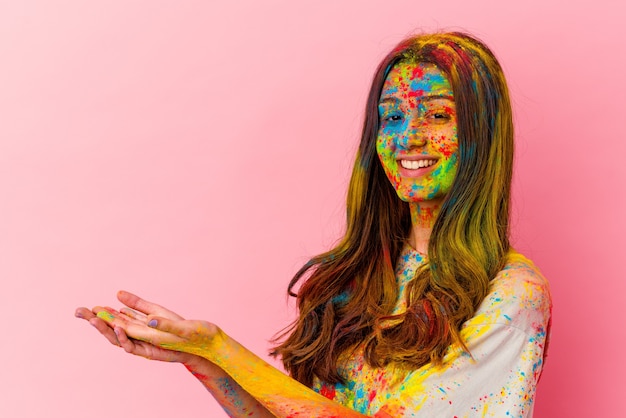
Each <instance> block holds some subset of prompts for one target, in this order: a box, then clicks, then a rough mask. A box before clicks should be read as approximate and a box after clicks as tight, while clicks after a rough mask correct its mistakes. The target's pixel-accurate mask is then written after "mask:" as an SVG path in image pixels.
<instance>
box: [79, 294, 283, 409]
mask: <svg viewBox="0 0 626 418" xmlns="http://www.w3.org/2000/svg"><path fill="white" fill-rule="evenodd" d="M119 297H120V300H122V301H123V302H125V303H127V305H128V306H132V307H133V308H134V309H137V310H130V309H124V310H125V311H126V314H120V313H118V315H120V318H123V317H125V320H126V321H138V322H142V321H145V318H147V317H146V316H145V315H143V314H142V313H141V311H140V310H142V311H143V312H144V313H148V312H152V313H157V312H158V313H159V314H160V315H163V316H167V317H170V318H173V319H177V318H179V319H182V318H180V317H179V316H178V315H176V314H174V313H173V312H171V311H168V310H166V309H165V308H163V307H161V306H158V305H155V304H151V303H149V302H147V301H144V300H142V299H140V298H137V297H136V296H134V295H131V294H129V293H123V294H120V295H119ZM102 311H105V308H100V307H96V308H94V310H93V312H92V311H91V310H89V309H86V308H78V309H77V310H76V314H75V315H76V317H78V318H82V319H85V320H87V321H88V322H89V323H90V324H91V325H93V326H94V327H95V328H96V329H97V330H98V331H99V332H100V333H101V334H102V335H103V336H104V337H105V338H106V339H107V340H108V341H109V342H110V343H111V344H114V345H116V346H119V347H122V348H123V349H124V350H125V351H126V352H127V353H130V354H134V355H137V356H141V357H145V358H147V359H150V360H158V361H168V362H177V363H182V364H183V365H184V366H185V368H187V370H189V372H191V373H192V374H193V375H194V376H195V377H196V378H197V379H198V380H199V381H200V383H202V384H203V385H204V387H205V388H206V389H207V390H208V391H209V393H211V395H213V397H214V398H215V400H216V401H217V402H218V403H219V404H220V405H221V406H222V408H223V409H224V411H225V412H226V413H227V414H228V415H229V416H230V417H233V418H237V417H257V418H265V417H273V416H274V415H272V414H271V413H270V412H269V411H268V410H267V409H265V408H264V407H263V406H262V405H261V404H260V403H259V402H258V401H256V399H254V398H253V397H252V396H250V394H248V393H247V392H246V391H244V390H243V389H242V388H241V387H240V386H239V385H238V384H237V383H236V382H235V381H234V380H233V379H232V378H231V377H230V376H229V375H228V374H227V373H226V372H224V371H223V370H222V369H220V368H219V367H218V366H216V365H215V364H213V363H211V362H210V361H208V360H206V359H204V358H202V357H198V356H195V355H193V354H189V353H182V352H178V351H171V350H166V349H163V348H160V347H157V346H154V345H152V344H149V343H146V342H143V341H137V340H133V339H129V338H128V337H127V335H126V333H125V332H124V330H123V329H122V328H121V327H114V328H112V327H110V326H109V325H108V324H107V323H106V322H105V321H103V320H102V319H100V318H98V317H97V316H96V314H97V313H98V312H102Z"/></svg>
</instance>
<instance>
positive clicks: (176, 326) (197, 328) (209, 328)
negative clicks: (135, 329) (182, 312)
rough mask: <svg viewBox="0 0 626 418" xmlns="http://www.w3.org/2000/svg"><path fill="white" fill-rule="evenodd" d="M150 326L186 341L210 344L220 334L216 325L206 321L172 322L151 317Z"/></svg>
mask: <svg viewBox="0 0 626 418" xmlns="http://www.w3.org/2000/svg"><path fill="white" fill-rule="evenodd" d="M149 318H150V320H149V321H148V324H147V325H148V326H149V327H151V328H154V329H157V330H159V331H162V332H166V333H168V334H173V335H176V336H178V337H180V338H183V339H185V340H192V339H193V340H195V341H201V340H204V341H205V342H208V341H210V340H212V339H213V337H214V336H215V335H216V333H217V332H218V328H217V326H216V325H214V324H211V323H209V322H206V321H190V320H171V319H168V318H161V317H156V316H152V315H151V316H149Z"/></svg>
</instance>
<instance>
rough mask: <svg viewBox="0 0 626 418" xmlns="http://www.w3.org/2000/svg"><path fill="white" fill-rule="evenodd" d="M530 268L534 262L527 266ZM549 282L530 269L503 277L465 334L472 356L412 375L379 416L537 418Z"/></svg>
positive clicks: (460, 355) (449, 358) (453, 354)
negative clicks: (535, 414) (536, 405)
mask: <svg viewBox="0 0 626 418" xmlns="http://www.w3.org/2000/svg"><path fill="white" fill-rule="evenodd" d="M528 263H530V262H528ZM550 310H551V301H550V292H549V288H548V285H547V282H546V281H545V279H544V278H543V276H541V274H540V273H539V272H538V271H537V270H536V268H534V266H532V263H531V264H525V263H518V264H516V265H513V266H512V267H509V268H507V269H505V270H503V271H502V272H501V273H500V274H499V275H498V276H497V277H496V278H495V279H494V281H493V283H492V289H491V292H490V293H489V295H488V296H487V298H485V300H484V301H483V303H482V304H481V305H480V307H479V309H478V310H477V312H476V314H475V316H474V317H473V318H471V319H470V320H469V321H467V322H466V323H465V324H464V325H463V327H462V329H461V338H462V339H463V340H464V342H465V343H466V345H467V347H468V349H469V352H470V353H469V354H468V353H466V352H461V351H460V350H459V349H451V350H450V351H449V352H448V354H447V355H446V357H445V358H444V364H443V366H441V367H435V366H432V365H426V366H424V367H422V368H421V369H418V370H416V371H414V372H412V373H410V374H409V375H408V376H407V378H406V379H405V380H404V381H403V383H402V384H401V385H400V386H399V389H398V390H397V391H396V393H395V394H394V395H393V396H391V397H390V398H389V399H388V401H387V402H386V403H385V404H384V405H383V406H382V407H381V409H380V410H379V411H378V413H377V414H376V415H375V416H376V417H394V418H395V417H437V418H443V417H450V418H452V417H458V418H460V417H531V416H532V409H533V401H534V396H535V389H536V385H537V382H538V380H539V377H540V375H541V370H542V367H543V362H544V357H545V353H546V345H547V341H548V334H549V323H550Z"/></svg>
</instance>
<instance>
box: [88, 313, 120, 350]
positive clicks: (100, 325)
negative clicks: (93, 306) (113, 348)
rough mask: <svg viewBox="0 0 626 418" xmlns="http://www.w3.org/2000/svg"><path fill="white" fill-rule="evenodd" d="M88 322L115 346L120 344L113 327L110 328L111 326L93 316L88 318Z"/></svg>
mask: <svg viewBox="0 0 626 418" xmlns="http://www.w3.org/2000/svg"><path fill="white" fill-rule="evenodd" d="M89 323H90V324H91V325H92V326H93V327H94V328H95V329H97V330H98V332H100V334H102V336H104V338H106V339H107V340H108V341H109V342H110V343H111V344H113V345H117V346H119V345H120V342H119V340H118V339H117V336H116V335H115V332H113V329H111V327H110V326H109V325H108V324H107V323H106V322H104V321H103V320H102V319H100V318H97V317H94V318H91V319H90V320H89Z"/></svg>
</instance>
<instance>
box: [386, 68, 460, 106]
mask: <svg viewBox="0 0 626 418" xmlns="http://www.w3.org/2000/svg"><path fill="white" fill-rule="evenodd" d="M431 94H437V95H439V94H442V95H447V96H452V87H451V86H450V82H449V81H448V78H447V77H446V75H445V74H444V73H443V72H442V71H441V70H440V69H439V68H438V67H437V66H436V65H435V64H430V63H424V62H416V63H411V62H399V63H397V64H396V65H394V66H393V67H392V68H391V70H390V71H389V74H387V78H386V79H385V83H384V84H383V90H382V93H381V99H382V98H384V97H385V96H400V97H404V96H406V97H414V96H424V95H431Z"/></svg>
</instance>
